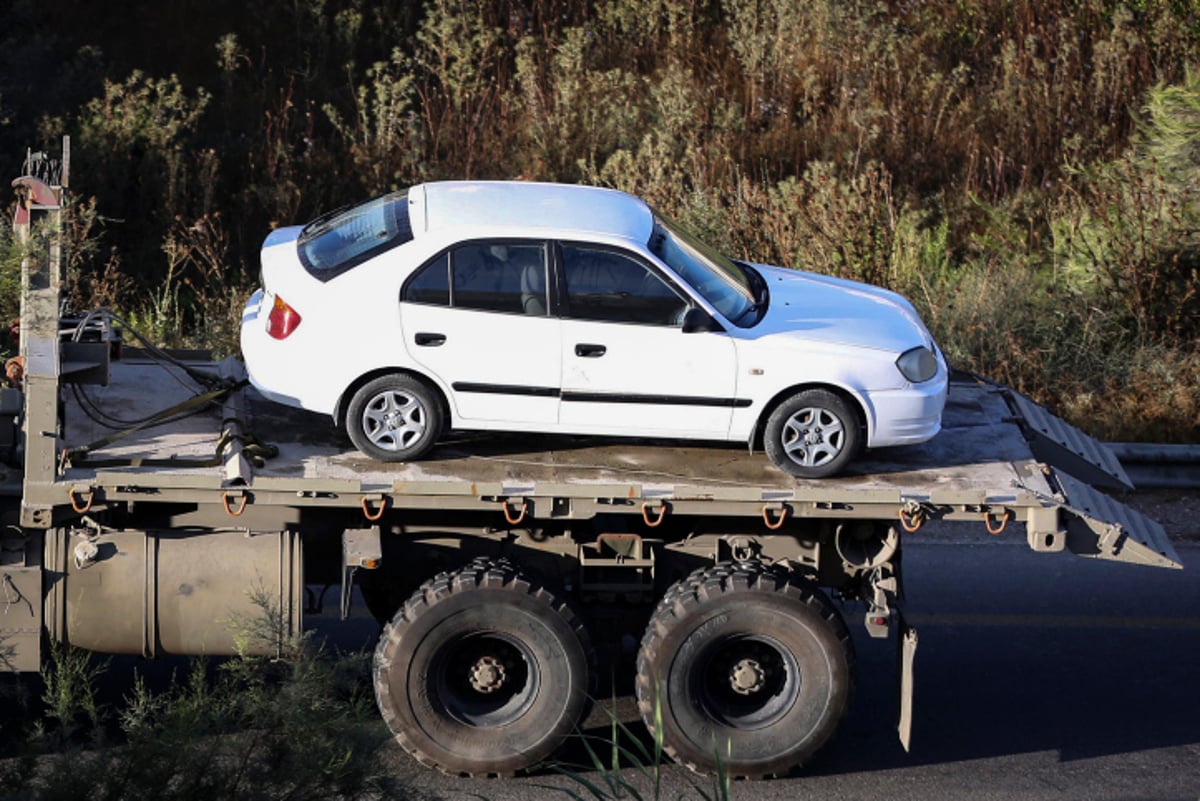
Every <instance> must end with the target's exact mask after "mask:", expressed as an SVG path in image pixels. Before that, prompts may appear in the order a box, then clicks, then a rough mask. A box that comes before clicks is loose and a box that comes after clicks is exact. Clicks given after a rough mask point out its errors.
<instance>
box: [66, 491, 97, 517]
mask: <svg viewBox="0 0 1200 801" xmlns="http://www.w3.org/2000/svg"><path fill="white" fill-rule="evenodd" d="M76 496H78V497H79V500H76ZM67 497H68V498H70V499H71V508H72V509H74V510H75V514H77V515H81V514H84V513H86V512H87V511H89V510H90V509H91V508H92V501H93V500H94V499H95V497H96V491H95V490H94V489H92V488H91V487H88V488H87V490H86V491H85V492H78V491H77V490H76V489H75V488H74V487H67Z"/></svg>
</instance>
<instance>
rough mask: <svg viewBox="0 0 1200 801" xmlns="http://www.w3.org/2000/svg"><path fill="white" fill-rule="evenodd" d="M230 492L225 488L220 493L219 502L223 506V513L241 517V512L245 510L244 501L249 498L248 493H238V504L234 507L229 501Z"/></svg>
mask: <svg viewBox="0 0 1200 801" xmlns="http://www.w3.org/2000/svg"><path fill="white" fill-rule="evenodd" d="M230 495H231V493H230V492H229V491H228V490H226V491H225V492H222V493H221V503H222V504H223V505H224V506H225V514H227V515H229V516H230V517H241V516H242V512H244V511H246V503H247V502H248V501H249V500H250V493H248V492H241V493H239V494H238V505H237V508H234V507H233V505H232V504H230V502H229V498H230Z"/></svg>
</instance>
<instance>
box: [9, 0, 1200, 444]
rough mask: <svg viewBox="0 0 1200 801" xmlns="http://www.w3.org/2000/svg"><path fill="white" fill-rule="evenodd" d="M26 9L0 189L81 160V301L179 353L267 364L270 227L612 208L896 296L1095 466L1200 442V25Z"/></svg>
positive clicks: (32, 5) (523, 3) (906, 8)
mask: <svg viewBox="0 0 1200 801" xmlns="http://www.w3.org/2000/svg"><path fill="white" fill-rule="evenodd" d="M11 6H12V7H11V10H10V11H9V12H7V14H6V22H8V23H9V24H7V25H6V26H5V29H4V31H3V32H0V39H3V40H4V47H3V48H0V171H2V172H3V173H4V174H6V175H16V174H17V172H18V171H19V168H20V160H21V158H22V157H23V155H24V152H25V147H26V146H27V145H30V144H32V145H33V146H34V147H35V148H45V149H52V148H54V147H55V145H56V142H57V141H58V138H59V137H60V136H61V135H62V134H70V135H71V136H72V145H73V155H72V166H73V176H72V184H73V186H74V189H75V191H76V192H77V193H78V194H77V196H76V199H75V204H76V205H75V209H76V212H77V214H80V215H83V216H88V215H90V216H88V219H89V220H90V222H88V223H87V224H76V225H75V226H74V227H73V231H75V233H76V234H77V238H76V240H75V241H76V247H75V250H74V251H73V252H75V253H76V254H77V256H76V257H74V260H73V270H74V271H75V276H76V278H77V279H78V282H79V286H80V287H81V289H80V290H79V295H78V297H77V298H76V301H77V302H78V303H80V304H81V305H86V304H88V303H91V302H95V301H100V300H102V301H104V302H109V303H115V304H116V305H118V306H120V307H121V308H122V309H123V311H124V312H125V314H126V316H130V317H136V318H137V319H138V320H139V321H141V322H142V323H143V325H145V326H146V327H147V328H148V329H149V330H151V331H153V332H154V334H155V335H156V336H158V337H160V338H162V339H163V340H167V341H171V342H174V343H177V344H183V343H188V344H198V343H207V344H210V345H216V346H217V347H218V348H223V349H225V350H230V349H232V348H235V347H236V342H235V338H234V333H235V332H236V325H237V318H238V311H239V304H240V301H241V299H242V298H243V297H244V296H246V295H247V294H248V292H249V291H250V288H251V286H252V285H253V284H254V282H255V276H256V275H257V264H256V257H257V250H258V246H259V244H260V243H261V241H262V238H263V236H264V235H265V234H266V232H267V231H268V230H269V229H270V228H271V227H272V226H275V225H280V224H288V223H294V222H298V221H303V220H305V219H307V218H310V217H312V216H314V215H316V214H317V213H319V212H321V211H323V210H327V209H329V208H332V207H335V206H337V205H341V204H343V203H346V202H351V201H355V200H359V199H363V198H365V197H367V196H370V195H372V194H375V193H379V192H382V191H385V190H387V189H391V188H393V187H402V186H407V185H410V184H412V183H415V182H418V181H422V180H426V179H437V178H464V177H473V178H517V177H519V178H526V179H536V180H554V181H568V182H589V183H599V184H605V185H611V186H616V187H618V188H621V189H626V190H629V191H632V192H635V193H637V194H639V195H641V196H643V197H646V198H647V199H649V200H650V202H651V203H653V204H654V205H655V206H657V207H659V208H661V209H662V210H663V211H664V212H666V213H668V214H670V215H672V216H673V217H675V218H677V219H679V220H680V221H681V222H684V223H686V224H688V225H689V226H690V227H692V228H693V229H695V230H696V231H697V232H698V233H701V234H703V235H704V236H706V237H707V238H708V239H710V240H711V241H712V242H713V243H714V244H716V245H718V246H720V247H722V248H723V249H725V250H726V251H727V252H729V253H731V254H733V255H737V256H743V257H747V258H753V259H755V260H759V261H765V262H771V263H778V264H787V265H792V266H796V267H800V268H804V269H813V270H817V271H820V272H825V273H831V274H836V275H841V276H846V277H850V278H856V279H860V280H867V281H871V282H875V283H880V284H884V285H886V286H889V287H892V288H895V289H897V290H899V291H901V292H903V293H905V294H906V295H908V296H909V297H911V298H912V299H913V300H914V302H916V304H917V305H918V308H919V309H920V311H921V312H922V314H923V315H925V317H926V319H927V321H928V322H929V323H930V325H931V327H932V328H933V329H934V333H935V335H936V336H937V337H938V339H939V341H940V342H941V343H942V345H943V347H944V348H945V350H946V352H947V354H948V355H949V356H950V358H951V359H952V361H953V362H954V363H955V364H956V365H957V366H959V367H961V368H965V369H969V370H973V371H976V372H979V373H983V374H985V375H988V376H990V377H992V378H994V379H997V380H999V381H1003V382H1006V383H1009V384H1012V385H1014V386H1016V387H1017V388H1019V389H1021V390H1024V391H1026V392H1029V393H1031V394H1033V395H1034V396H1035V397H1037V398H1038V399H1039V400H1042V401H1044V402H1048V403H1050V404H1052V405H1054V406H1056V407H1057V408H1058V410H1059V411H1060V412H1063V413H1065V414H1066V415H1067V416H1068V417H1069V418H1070V419H1072V420H1073V421H1074V422H1075V423H1077V424H1079V425H1081V426H1083V427H1084V428H1086V429H1089V430H1091V431H1092V432H1094V433H1096V434H1099V435H1101V436H1104V437H1108V438H1114V439H1115V438H1128V439H1158V440H1164V441H1172V440H1173V441H1193V442H1195V441H1200V355H1198V349H1197V344H1198V340H1200V297H1198V296H1197V286H1198V284H1197V267H1198V264H1200V242H1198V241H1197V231H1198V230H1200V228H1198V227H1197V224H1196V223H1197V216H1198V215H1200V206H1198V204H1197V192H1198V191H1200V145H1197V142H1200V138H1198V137H1197V133H1198V130H1197V129H1198V128H1200V72H1198V71H1197V68H1189V67H1188V65H1196V64H1200V10H1198V7H1197V6H1196V4H1195V3H1193V2H1191V0H1049V2H1042V1H1041V0H1038V1H1037V2H1035V1H1034V0H958V2H942V3H924V2H900V1H899V0H846V1H843V0H837V1H836V2H835V0H591V2H574V1H573V0H494V2H491V3H482V4H481V3H475V2H468V0H425V2H424V3H422V4H415V3H410V2H398V0H390V1H388V2H368V1H367V0H288V2H279V0H238V2H234V1H233V0H213V2H211V3H208V4H206V5H205V9H204V13H202V14H200V13H196V10H195V9H194V8H193V7H192V6H191V5H190V4H173V3H149V2H144V0H117V1H116V2H114V3H104V4H96V3H88V2H84V0H62V2H56V3H50V4H47V3H36V2H34V0H13V2H12V3H11ZM5 235H6V234H5V232H4V231H0V239H2V238H3V237H4V236H5ZM85 245H87V247H85ZM6 252H7V251H6V250H4V249H0V258H3V259H4V261H3V263H4V264H5V265H8V264H9V263H10V262H11V259H8V258H7V257H5V256H4V253H6ZM0 286H5V284H4V283H3V280H0ZM2 305H3V304H0V306H2ZM3 309H4V311H6V312H7V311H8V307H7V306H4V307H3Z"/></svg>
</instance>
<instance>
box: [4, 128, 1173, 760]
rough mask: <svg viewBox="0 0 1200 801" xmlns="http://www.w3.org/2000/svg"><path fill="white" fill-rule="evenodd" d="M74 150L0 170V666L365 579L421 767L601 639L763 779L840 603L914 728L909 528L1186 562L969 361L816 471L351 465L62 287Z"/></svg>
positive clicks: (1092, 445) (540, 696) (403, 736)
mask: <svg viewBox="0 0 1200 801" xmlns="http://www.w3.org/2000/svg"><path fill="white" fill-rule="evenodd" d="M69 162H70V159H69V140H66V141H64V152H63V157H62V158H61V159H57V160H53V161H51V160H47V159H40V160H39V159H35V158H30V159H27V164H26V170H25V171H26V173H27V174H25V175H22V176H21V177H19V178H18V179H16V180H15V181H14V182H13V186H14V187H15V190H16V193H17V196H18V201H19V202H18V204H17V207H16V219H15V221H14V223H15V231H16V232H17V234H18V236H20V237H21V238H23V239H24V240H25V241H26V242H27V245H28V254H27V256H26V258H25V261H24V265H23V283H22V313H21V321H20V326H19V353H18V355H17V356H16V357H14V358H13V359H12V360H10V361H9V363H8V365H7V374H8V378H9V384H10V385H9V386H8V387H6V388H4V389H3V390H0V457H2V458H0V462H2V466H0V515H2V516H3V522H4V526H3V528H2V529H0V586H2V590H0V604H2V605H3V607H4V610H3V614H0V659H2V660H3V665H4V667H5V668H6V669H8V670H15V671H37V670H39V668H40V667H41V666H42V664H43V659H44V658H45V656H46V652H47V646H48V643H49V642H51V641H57V642H59V643H66V644H70V645H72V646H78V647H82V648H86V649H91V650H94V651H99V652H107V653H122V654H141V655H143V656H145V657H146V658H151V659H152V658H155V657H158V656H160V655H165V654H206V655H209V656H214V655H221V654H230V653H233V652H235V650H236V649H237V648H239V647H245V643H244V642H242V641H240V640H239V639H238V637H237V636H236V634H235V631H234V628H233V627H232V626H231V621H233V620H235V619H238V618H239V616H246V615H254V614H255V613H256V610H257V608H258V607H259V606H261V605H262V604H264V603H266V604H267V605H269V607H270V608H271V609H272V610H273V612H274V619H275V620H277V621H278V624H279V627H280V629H281V632H280V633H281V635H289V634H296V633H299V632H300V631H301V630H302V627H303V625H304V616H305V614H306V612H309V613H312V612H313V611H314V610H315V609H316V608H317V607H318V606H319V605H318V604H316V603H314V599H315V598H316V597H317V595H318V593H317V591H316V590H315V589H310V588H324V589H329V588H337V589H338V590H339V600H340V602H339V604H338V609H339V611H340V613H341V616H342V618H343V619H344V618H345V616H346V614H347V613H348V611H349V609H350V607H351V604H352V603H355V602H356V601H355V599H356V598H359V597H361V598H362V601H363V603H364V604H365V605H366V607H367V608H368V609H369V610H370V612H371V614H373V615H375V616H376V617H377V618H378V620H379V621H380V623H381V624H382V633H381V634H380V636H379V640H378V645H377V647H376V650H375V655H374V683H375V691H376V696H377V699H378V703H379V709H380V712H381V713H382V715H383V717H384V719H385V720H386V722H387V724H388V726H389V727H390V728H391V730H392V731H393V732H394V733H395V736H396V738H397V740H398V741H399V742H400V744H401V745H403V747H404V748H405V749H407V750H408V751H409V752H410V753H411V754H412V755H413V756H415V757H416V758H417V759H418V760H420V761H421V762H422V763H425V764H426V765H429V766H432V767H436V768H439V769H441V770H443V771H447V772H451V773H459V774H471V775H508V774H511V773H514V772H517V771H522V770H526V769H529V768H532V767H533V766H535V765H537V764H538V763H539V762H541V761H543V760H545V759H546V758H547V757H549V756H550V755H551V754H553V753H554V752H555V750H556V749H557V748H558V747H559V746H560V745H561V744H562V742H563V741H564V739H565V738H567V737H568V736H569V735H570V734H571V733H572V732H573V731H574V730H575V729H576V727H577V726H578V724H579V723H580V720H581V717H582V716H583V715H584V713H585V711H586V709H587V707H588V704H589V700H590V699H591V698H592V697H593V694H594V693H595V682H594V679H595V677H596V676H597V675H598V673H599V671H600V667H599V666H600V664H601V663H600V661H599V659H598V655H600V656H601V657H606V658H607V659H608V661H609V662H610V663H615V664H624V665H625V666H626V668H628V669H634V668H632V660H630V659H626V660H624V661H623V662H622V660H619V659H618V660H615V662H614V660H613V655H614V654H616V655H620V654H621V653H622V649H623V648H624V649H625V650H626V651H629V650H634V649H636V654H637V657H636V668H635V670H636V677H634V686H635V687H636V697H637V703H638V706H639V709H640V712H641V715H642V717H643V719H644V720H645V723H646V725H647V726H648V727H649V728H650V729H651V731H652V732H653V733H654V734H655V735H656V736H658V737H661V742H662V743H663V746H664V749H665V751H666V752H667V753H668V754H670V755H671V756H672V757H673V758H675V759H676V760H678V761H679V762H681V763H683V764H685V765H688V766H690V767H691V768H693V769H695V770H698V771H715V770H718V769H719V770H722V771H724V772H725V773H726V774H727V775H733V776H747V777H763V776H771V775H777V774H781V773H786V772H788V771H790V770H792V769H793V768H795V767H796V766H798V765H800V764H801V763H803V762H804V760H805V759H806V758H808V757H809V756H810V755H811V754H812V753H814V752H815V751H816V750H817V749H818V748H820V746H821V745H822V744H823V743H824V742H825V741H826V740H827V739H828V738H829V736H830V735H831V734H832V733H833V732H834V731H835V730H836V729H837V727H838V725H839V723H840V722H841V720H842V718H843V716H844V714H845V712H846V709H847V706H848V703H849V700H850V696H851V690H852V685H853V683H854V681H855V655H854V646H853V643H852V640H851V637H850V630H849V626H851V625H856V626H859V625H860V626H863V627H865V630H866V631H867V632H868V633H869V634H870V636H871V637H874V638H881V639H889V638H890V639H891V641H892V642H893V643H894V644H895V647H896V648H897V649H898V655H899V661H898V664H899V666H900V668H899V670H898V671H897V672H896V680H897V685H898V686H897V695H898V709H899V720H898V733H899V735H900V737H901V740H902V741H903V742H904V743H905V746H906V747H907V745H908V742H909V737H910V728H911V710H912V686H913V666H914V658H915V654H916V649H917V634H916V632H915V631H914V630H913V629H912V627H910V626H909V625H907V624H906V622H905V620H904V615H903V611H902V603H901V602H902V598H903V587H902V582H901V572H900V565H901V555H902V553H903V551H904V543H905V542H906V541H908V540H909V538H920V537H921V536H923V531H922V529H923V527H924V526H925V524H927V523H929V522H931V521H936V520H954V521H974V522H975V523H976V524H977V525H979V526H981V527H984V528H986V530H987V531H988V532H990V533H991V534H994V535H997V536H1013V535H1015V536H1024V538H1025V541H1026V542H1027V543H1028V545H1029V547H1030V548H1031V549H1033V550H1034V551H1036V552H1039V553H1056V552H1060V551H1063V550H1067V551H1071V552H1073V553H1076V554H1079V555H1081V556H1088V557H1097V558H1101V559H1111V560H1117V561H1122V562H1130V563H1135V564H1141V565H1149V566H1158V567H1166V568H1178V567H1181V565H1180V563H1179V559H1178V557H1177V556H1176V554H1175V552H1174V550H1173V549H1172V547H1171V544H1170V542H1169V541H1168V539H1167V537H1166V535H1165V533H1164V531H1163V529H1162V527H1161V526H1159V525H1158V524H1157V523H1156V522H1154V521H1152V520H1150V519H1148V518H1146V517H1144V516H1142V515H1140V514H1139V513H1137V512H1135V511H1133V510H1131V509H1129V508H1126V507H1125V506H1123V505H1122V504H1121V503H1119V502H1118V501H1116V500H1114V499H1113V498H1111V497H1110V496H1108V495H1106V494H1104V493H1103V492H1101V491H1100V489H1110V488H1118V489H1119V488H1122V487H1125V486H1127V485H1128V478H1127V477H1126V475H1125V473H1124V471H1123V470H1122V468H1121V465H1120V463H1119V462H1118V461H1117V460H1116V459H1115V458H1113V456H1112V455H1111V453H1109V452H1108V450H1107V449H1106V447H1105V446H1103V445H1102V444H1100V443H1097V442H1096V441H1094V440H1092V439H1091V438H1089V437H1088V436H1086V435H1084V434H1083V433H1081V432H1080V431H1078V430H1076V429H1074V428H1072V427H1071V426H1069V425H1067V424H1066V423H1064V422H1063V421H1061V420H1059V419H1057V418H1056V417H1054V416H1053V415H1051V414H1049V413H1048V412H1047V411H1046V410H1045V409H1043V408H1041V407H1039V406H1038V405H1036V404H1035V403H1033V402H1031V401H1030V400H1029V399H1027V398H1025V397H1023V396H1021V395H1020V394H1018V393H1016V392H1014V391H1013V390H1011V389H1007V388H1005V387H1002V386H997V385H995V384H991V383H988V382H986V381H983V380H980V379H977V378H974V377H969V376H959V377H958V380H956V381H954V383H953V385H952V389H951V392H950V397H949V402H948V405H947V408H946V412H945V417H944V421H943V431H942V432H941V434H939V435H938V436H937V437H936V438H935V439H934V440H933V441H931V442H930V443H928V444H926V445H924V446H920V447H913V448H904V449H897V450H894V451H876V452H873V453H871V454H868V456H867V458H866V459H865V460H864V461H863V462H862V463H861V464H859V465H857V467H856V469H855V470H853V471H852V472H851V473H850V474H849V475H845V476H842V477H839V478H836V479H827V480H820V481H806V480H800V479H796V478H793V477H792V476H789V475H785V474H783V473H782V472H780V471H778V470H776V469H774V468H773V467H772V466H771V465H770V464H769V462H768V461H767V460H766V459H765V458H763V457H762V455H761V454H749V453H746V452H744V451H742V450H740V449H738V448H736V447H730V446H727V445H721V446H708V447H705V446H697V445H695V444H691V443H689V444H681V443H677V442H664V441H614V440H605V439H597V438H570V437H545V436H529V435H517V434H513V435H505V434H496V433H490V434H487V435H486V436H485V435H474V436H473V435H470V434H464V435H460V436H458V438H456V439H448V440H446V441H444V442H443V443H441V445H440V446H439V448H438V450H437V451H435V452H434V453H433V454H432V456H430V457H428V458H427V459H426V460H424V461H422V462H420V463H416V464H384V463H380V462H375V461H372V460H370V459H367V458H365V457H363V456H362V455H360V454H358V453H357V452H356V451H355V450H354V448H353V447H352V446H351V445H350V443H349V442H348V441H346V440H345V439H344V438H343V436H342V435H341V434H339V433H338V432H337V431H336V430H335V429H333V428H332V427H331V426H330V424H329V421H328V420H327V419H325V418H323V417H317V416H311V415H309V414H308V413H305V412H301V411H297V410H292V409H288V408H285V407H282V406H279V405H275V404H272V403H269V402H267V401H265V400H263V399H262V398H261V397H259V396H257V395H256V394H255V393H254V391H253V390H252V389H250V388H249V387H248V386H247V383H246V381H245V380H244V378H245V374H244V370H243V368H242V365H241V364H240V363H239V362H238V361H237V360H236V359H228V360H225V361H222V362H220V363H214V362H213V361H211V360H210V359H208V358H207V357H205V356H204V355H203V354H196V353H180V352H168V351H164V350H162V349H159V348H157V347H154V346H153V345H152V344H151V343H148V342H146V341H144V340H143V339H142V338H141V337H140V336H138V335H137V333H136V331H134V330H133V328H132V327H131V326H129V325H127V324H126V323H125V322H124V321H122V320H120V319H119V318H118V317H117V316H116V315H115V314H113V313H112V312H110V311H107V310H103V309H97V310H91V311H88V312H86V313H67V312H65V311H64V306H63V302H64V298H65V297H66V296H67V290H68V287H66V286H65V285H64V282H65V279H64V274H63V254H62V244H61V231H62V226H63V215H64V212H65V209H66V207H67V205H68V203H69V199H70V198H69V181H68V178H69ZM312 380H313V381H320V380H321V366H320V365H319V364H314V365H312ZM1098 488H1099V489H1098ZM324 589H322V590H321V591H320V594H321V595H323V594H324ZM848 616H849V618H848ZM257 647H259V648H270V647H271V646H270V645H269V644H260V645H258V646H257ZM888 678H889V679H891V678H892V677H891V676H889V677H888Z"/></svg>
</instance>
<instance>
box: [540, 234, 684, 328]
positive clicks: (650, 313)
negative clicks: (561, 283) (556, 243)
mask: <svg viewBox="0 0 1200 801" xmlns="http://www.w3.org/2000/svg"><path fill="white" fill-rule="evenodd" d="M562 254H563V277H564V278H565V279H566V284H567V314H568V315H569V316H570V317H573V318H575V319H577V320H599V321H603V322H613V323H640V324H643V325H679V324H680V323H681V322H682V320H683V315H684V312H686V311H687V308H688V303H687V301H685V300H684V299H683V298H681V297H680V296H679V295H678V294H677V293H676V292H675V290H674V289H672V288H671V286H670V285H669V284H667V282H666V281H664V280H663V279H662V278H661V277H660V276H659V275H658V274H657V273H655V272H654V271H653V270H651V269H650V268H649V267H648V266H646V265H645V264H643V263H642V262H640V261H638V260H637V259H634V258H631V257H629V256H626V255H624V254H621V253H617V252H616V251H612V250H607V249H603V248H594V247H588V246H586V245H567V244H564V245H563V248H562Z"/></svg>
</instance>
